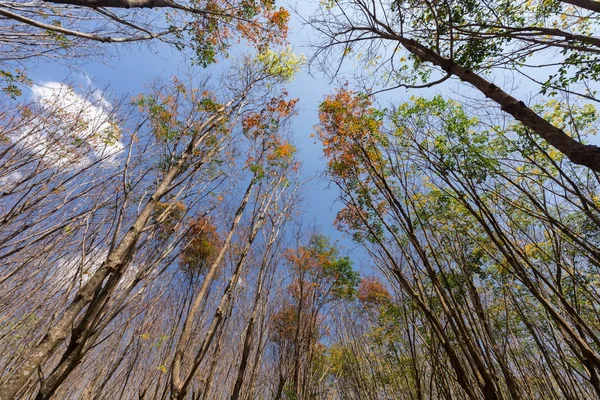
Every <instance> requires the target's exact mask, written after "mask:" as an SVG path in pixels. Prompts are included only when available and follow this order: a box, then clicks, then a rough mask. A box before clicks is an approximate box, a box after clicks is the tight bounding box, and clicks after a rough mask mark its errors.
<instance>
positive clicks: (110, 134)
mask: <svg viewBox="0 0 600 400" xmlns="http://www.w3.org/2000/svg"><path fill="white" fill-rule="evenodd" d="M32 91H33V100H34V102H35V104H36V105H37V106H38V107H39V110H40V111H42V112H41V113H40V115H39V116H36V117H35V118H34V119H33V120H32V122H31V123H29V124H27V125H26V126H24V127H22V129H21V130H20V131H19V132H18V133H17V134H16V135H14V136H13V140H14V141H15V142H16V143H18V145H19V146H21V147H22V148H23V149H26V150H27V151H29V152H31V153H33V154H36V155H37V156H39V157H42V158H43V160H44V161H45V162H47V163H49V164H50V165H52V166H54V167H57V168H63V169H65V168H66V169H68V170H74V169H78V168H84V167H87V166H89V165H91V164H92V163H95V162H97V165H98V166H100V167H108V166H116V165H118V163H119V154H120V153H121V152H122V150H123V144H122V142H121V140H120V134H119V127H118V126H117V125H116V124H115V123H114V122H113V121H111V115H110V114H111V108H112V105H111V104H110V102H108V101H107V100H106V99H105V98H104V96H103V95H102V93H101V92H100V91H98V90H94V91H91V92H89V95H88V96H82V95H80V94H78V93H76V92H75V90H74V89H73V88H72V87H70V86H67V85H65V84H63V83H59V82H45V83H39V84H36V85H33V88H32Z"/></svg>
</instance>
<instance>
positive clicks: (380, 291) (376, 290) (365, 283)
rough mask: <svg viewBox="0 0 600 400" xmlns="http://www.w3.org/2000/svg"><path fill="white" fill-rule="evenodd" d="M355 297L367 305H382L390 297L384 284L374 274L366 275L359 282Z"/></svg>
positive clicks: (387, 301) (388, 300)
mask: <svg viewBox="0 0 600 400" xmlns="http://www.w3.org/2000/svg"><path fill="white" fill-rule="evenodd" d="M356 297H358V299H359V300H360V301H361V302H363V303H365V304H368V305H382V304H386V303H389V302H390V300H391V299H392V297H391V296H390V292H388V290H387V289H386V287H385V285H384V284H383V283H382V282H381V280H379V278H377V277H375V276H370V277H366V278H364V279H363V280H362V281H361V282H360V284H359V285H358V291H357V293H356Z"/></svg>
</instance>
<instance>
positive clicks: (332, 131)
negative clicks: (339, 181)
mask: <svg viewBox="0 0 600 400" xmlns="http://www.w3.org/2000/svg"><path fill="white" fill-rule="evenodd" d="M371 106H372V102H371V99H370V98H369V97H367V96H364V95H360V94H357V93H355V92H353V91H351V90H348V89H347V88H346V87H343V88H341V89H339V90H338V91H337V92H336V93H334V94H333V95H329V96H327V97H326V98H325V100H324V101H323V102H322V103H321V106H320V109H319V121H320V124H319V125H318V126H317V127H316V131H317V134H318V135H319V138H320V140H321V142H322V143H323V152H324V153H325V156H326V157H327V158H328V159H329V161H328V166H329V169H330V172H332V173H333V174H335V175H338V176H340V177H347V176H349V174H350V173H351V171H353V170H356V169H357V168H358V167H359V157H357V156H358V155H360V154H361V151H362V150H361V148H362V146H364V143H366V141H368V140H369V138H370V137H371V136H372V135H373V134H375V133H377V132H378V131H379V129H380V128H381V124H382V122H381V121H380V120H379V119H378V118H376V117H375V111H376V110H375V109H374V108H373V107H371Z"/></svg>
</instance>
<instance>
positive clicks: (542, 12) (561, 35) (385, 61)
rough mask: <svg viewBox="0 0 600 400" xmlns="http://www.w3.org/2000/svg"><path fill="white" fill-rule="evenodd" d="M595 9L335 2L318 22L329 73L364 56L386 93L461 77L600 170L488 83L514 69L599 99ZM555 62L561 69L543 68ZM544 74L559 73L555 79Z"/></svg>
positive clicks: (594, 151)
mask: <svg viewBox="0 0 600 400" xmlns="http://www.w3.org/2000/svg"><path fill="white" fill-rule="evenodd" d="M590 3H591V2H578V1H577V2H561V1H549V2H548V1H539V2H521V3H515V2H511V1H494V2H486V3H481V2H477V1H445V0H441V1H426V2H418V1H401V2H396V1H394V2H387V1H380V2H365V1H334V2H327V3H325V4H324V5H323V9H322V11H321V13H320V14H318V16H315V17H313V19H311V25H313V26H314V27H316V29H317V30H319V32H320V33H321V34H322V42H321V44H319V45H318V47H317V52H316V55H315V60H319V61H320V62H321V64H320V65H321V66H324V67H325V68H329V67H328V66H329V64H327V63H328V62H330V63H333V68H329V70H330V71H333V73H336V72H337V71H339V69H340V67H339V65H341V63H342V62H343V61H344V60H345V59H346V58H348V57H350V56H351V55H353V54H357V58H359V59H360V60H361V61H362V62H363V63H367V67H369V65H370V68H369V70H372V71H373V72H369V74H371V75H375V76H376V77H377V79H378V80H379V82H378V83H380V84H381V87H382V88H383V90H389V89H393V88H398V87H404V88H409V89H410V88H413V89H414V88H426V87H432V86H434V85H437V84H440V83H442V82H444V81H445V80H447V79H449V78H451V77H455V78H458V79H460V81H462V82H466V83H468V84H469V85H470V87H471V88H473V89H475V90H476V91H478V92H479V93H481V94H482V95H484V96H485V97H486V98H488V99H490V100H492V101H493V102H494V103H496V104H497V105H498V106H499V107H500V108H501V110H502V111H504V112H505V113H507V114H509V115H510V116H512V117H513V118H514V119H515V120H517V121H519V122H520V123H522V124H523V126H525V127H526V128H528V129H529V130H531V132H534V133H535V134H536V135H538V136H539V137H541V138H543V139H544V140H545V141H546V142H547V143H549V144H550V145H552V146H553V147H555V148H556V149H557V150H559V151H560V152H561V153H563V154H564V155H566V156H567V157H568V158H569V160H571V161H572V162H573V163H575V164H579V165H584V166H586V167H588V168H590V169H591V170H593V171H595V172H600V157H599V155H600V149H599V148H598V147H597V146H594V145H590V144H586V143H585V142H583V141H582V140H581V139H580V138H579V137H577V136H570V135H569V134H567V133H566V132H565V131H564V130H563V129H561V128H560V127H558V126H556V125H554V124H552V123H551V122H549V121H547V120H545V119H544V118H543V117H542V116H540V115H539V114H538V113H536V112H535V111H534V110H533V109H532V107H531V106H528V105H526V104H525V103H523V102H522V101H520V100H519V99H517V98H515V97H513V96H512V95H510V94H509V93H508V92H507V91H506V90H504V89H502V88H501V87H499V86H497V85H496V84H494V83H493V82H492V80H491V78H489V77H488V76H490V75H491V74H492V73H494V72H496V71H500V70H503V69H507V70H510V71H515V72H516V73H520V74H522V75H523V76H525V77H526V78H529V79H530V80H532V81H533V82H534V83H536V84H538V85H539V86H538V87H539V89H540V92H541V93H547V94H549V95H556V94H557V93H563V94H572V95H575V96H579V97H580V98H582V99H585V100H590V101H597V99H596V94H595V93H596V92H595V90H596V89H595V88H594V85H595V83H596V82H597V80H598V79H597V78H598V69H597V65H598V62H597V61H598V60H597V57H598V48H599V47H598V46H599V44H600V41H599V40H598V38H597V37H596V36H595V34H596V32H595V30H594V29H595V26H596V25H595V24H596V21H597V15H596V14H594V13H593V12H592V13H590V12H589V10H591V9H593V7H592V6H590V5H589V4H590ZM573 4H574V5H575V7H573V6H572V5H573ZM548 56H551V57H552V58H553V61H552V62H548V63H547V62H545V61H542V62H540V61H539V60H540V59H543V60H545V59H547V57H548ZM540 57H541V58H540ZM536 67H540V68H541V67H548V69H550V71H549V74H548V78H547V79H546V80H544V79H545V78H539V72H538V69H537V68H536ZM529 68H534V70H535V71H536V72H535V73H533V72H530V71H529Z"/></svg>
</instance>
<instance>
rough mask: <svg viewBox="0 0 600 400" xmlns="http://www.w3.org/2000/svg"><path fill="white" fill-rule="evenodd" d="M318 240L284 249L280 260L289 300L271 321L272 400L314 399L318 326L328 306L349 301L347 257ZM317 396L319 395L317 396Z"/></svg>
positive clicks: (353, 278)
mask: <svg viewBox="0 0 600 400" xmlns="http://www.w3.org/2000/svg"><path fill="white" fill-rule="evenodd" d="M338 252H339V250H338V249H337V248H336V247H335V246H333V245H331V244H330V242H329V239H328V238H327V237H325V236H323V235H319V234H314V235H312V236H310V238H309V240H308V244H307V245H305V246H303V245H299V246H298V247H297V248H296V249H288V251H287V252H286V253H285V258H286V261H287V263H288V264H289V268H290V272H291V273H292V280H291V283H290V284H289V286H288V288H287V292H288V295H289V298H288V299H287V300H286V301H285V302H284V304H283V305H282V307H281V308H280V309H279V310H278V311H277V313H276V314H275V315H274V316H273V320H272V324H273V334H272V338H271V340H272V341H273V343H274V345H275V346H276V349H277V351H278V353H279V357H278V358H279V361H278V362H279V383H278V384H277V389H276V390H275V398H281V396H282V395H283V394H284V393H286V396H287V397H290V398H295V399H308V398H314V397H315V396H318V395H319V394H320V390H319V389H320V388H319V386H320V385H319V381H320V380H321V379H322V375H323V373H324V372H323V368H322V366H321V368H319V367H320V364H322V362H320V361H319V360H320V359H322V358H323V357H324V354H323V353H324V346H323V344H322V343H321V342H320V339H321V337H322V335H323V334H324V333H325V330H326V327H325V324H324V320H325V318H326V313H327V309H328V307H329V306H330V305H331V303H333V302H335V301H339V300H340V299H346V298H349V297H352V296H353V295H354V294H355V291H356V285H357V284H358V274H357V273H356V272H354V271H353V270H352V264H351V262H350V260H349V259H348V258H347V257H339V256H338ZM321 395H322V393H321Z"/></svg>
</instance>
